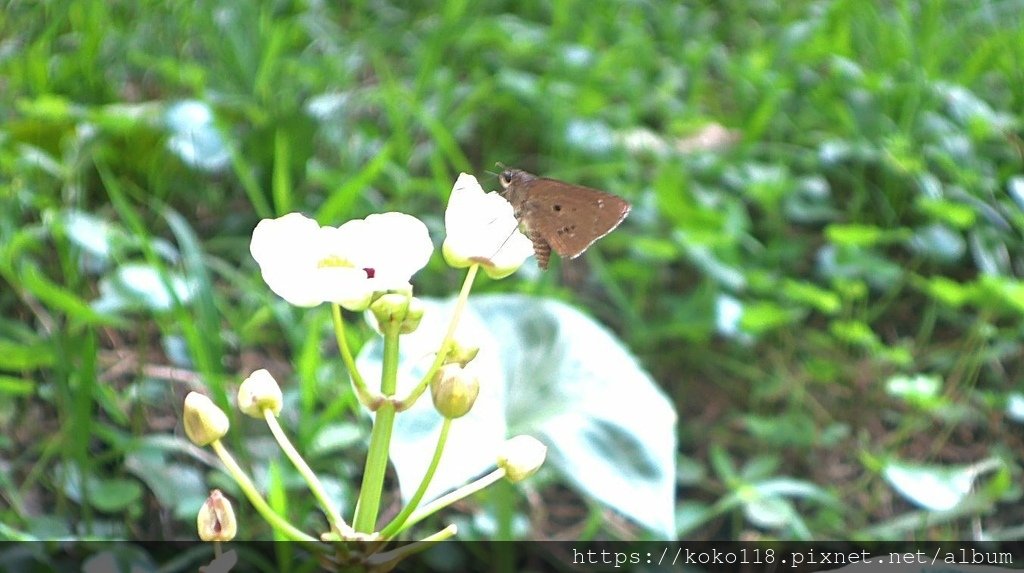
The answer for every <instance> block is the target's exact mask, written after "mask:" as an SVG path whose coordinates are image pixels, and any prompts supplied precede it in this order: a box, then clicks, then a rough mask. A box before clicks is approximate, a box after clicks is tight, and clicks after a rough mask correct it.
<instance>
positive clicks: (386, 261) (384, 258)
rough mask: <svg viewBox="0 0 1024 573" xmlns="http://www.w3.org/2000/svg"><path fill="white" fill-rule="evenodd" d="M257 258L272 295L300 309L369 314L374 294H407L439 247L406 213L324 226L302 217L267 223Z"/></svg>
mask: <svg viewBox="0 0 1024 573" xmlns="http://www.w3.org/2000/svg"><path fill="white" fill-rule="evenodd" d="M249 251H250V252H251V253H252V258H254V259H256V262H257V263H258V264H259V265H260V271H261V272H262V274H263V280H264V281H266V283H267V286H269V287H270V290H272V291H274V292H275V293H277V295H278V296H280V297H281V298H283V299H285V300H287V301H288V302H290V303H292V304H294V305H296V306H316V305H318V304H320V303H322V302H334V303H337V304H340V305H341V306H343V307H345V308H347V309H349V310H363V309H365V308H366V307H367V305H369V304H370V300H371V298H372V297H373V294H374V293H376V292H384V291H388V290H406V289H409V288H411V287H410V286H409V278H410V277H412V275H413V273H415V272H416V271H418V270H420V269H422V268H423V267H424V266H426V264H427V261H429V260H430V255H431V253H432V252H433V251H434V246H433V244H431V242H430V235H429V234H428V233H427V227H426V225H424V224H423V223H422V222H421V221H420V220H419V219H417V218H415V217H413V216H411V215H406V214H404V213H382V214H378V215H370V216H369V217H367V218H366V219H356V220H352V221H349V222H347V223H345V224H343V225H342V226H340V227H337V228H335V227H321V226H320V225H319V224H318V223H317V222H316V221H314V220H312V219H310V218H308V217H305V216H303V215H302V214H300V213H289V214H287V215H284V216H283V217H278V218H277V219H263V220H262V221H260V222H259V224H258V225H256V229H254V230H253V232H252V242H251V243H250V244H249Z"/></svg>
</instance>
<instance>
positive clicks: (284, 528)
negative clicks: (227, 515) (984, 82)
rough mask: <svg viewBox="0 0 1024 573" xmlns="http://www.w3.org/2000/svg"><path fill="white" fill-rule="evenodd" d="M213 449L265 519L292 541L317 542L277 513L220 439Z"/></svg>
mask: <svg viewBox="0 0 1024 573" xmlns="http://www.w3.org/2000/svg"><path fill="white" fill-rule="evenodd" d="M210 445H211V446H212V447H213V451H214V452H216V454H217V457H218V458H220V461H221V462H222V463H223V464H224V466H225V467H226V468H227V470H228V473H229V474H231V477H232V478H234V480H235V481H236V482H238V485H239V486H240V487H241V488H242V492H243V493H245V497H246V498H248V499H249V503H251V504H252V505H253V507H255V508H256V511H258V512H259V514H260V515H261V516H263V519H265V520H267V523H269V524H270V525H271V526H272V527H274V528H276V529H277V530H278V531H280V532H281V533H283V534H284V535H286V536H287V537H288V538H289V539H291V540H292V541H306V542H312V543H316V542H317V540H316V539H315V538H313V537H310V536H309V535H306V534H305V533H303V532H302V531H299V530H298V529H296V528H295V526H294V525H292V524H290V523H288V521H287V520H285V519H284V518H283V517H281V516H280V515H278V514H277V512H275V511H274V510H273V509H272V508H271V507H270V506H269V505H268V504H267V502H266V501H264V499H263V496H261V495H260V493H259V491H257V490H256V485H255V484H253V483H252V480H250V479H249V476H247V475H245V472H244V471H243V470H242V468H241V467H240V466H239V465H238V463H237V462H236V461H235V458H233V457H232V456H231V452H229V451H228V449H227V448H225V447H224V444H222V443H221V441H220V440H214V442H213V443H212V444H210Z"/></svg>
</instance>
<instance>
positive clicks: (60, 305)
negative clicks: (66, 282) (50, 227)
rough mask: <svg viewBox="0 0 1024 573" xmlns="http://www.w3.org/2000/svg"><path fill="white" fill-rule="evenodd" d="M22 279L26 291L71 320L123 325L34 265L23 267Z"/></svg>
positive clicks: (116, 318)
mask: <svg viewBox="0 0 1024 573" xmlns="http://www.w3.org/2000/svg"><path fill="white" fill-rule="evenodd" d="M21 278H22V286H24V287H25V289H26V290H28V291H30V292H31V293H32V294H34V295H36V296H37V297H39V300H41V301H43V302H44V303H46V304H47V305H48V306H49V307H50V308H52V309H56V310H61V311H63V312H65V313H66V314H67V315H68V317H69V318H73V319H76V320H81V321H82V322H85V323H86V324H101V325H116V324H121V320H120V319H119V318H118V317H115V316H111V315H109V314H106V313H104V312H100V311H97V310H95V309H93V308H92V307H90V306H89V304H88V303H87V302H85V301H84V300H82V299H81V298H80V297H79V296H78V295H76V294H75V293H73V292H71V291H70V290H68V289H66V288H64V287H63V286H61V285H59V284H57V283H55V282H53V281H51V280H50V279H48V278H46V276H45V275H43V273H42V271H40V270H39V267H37V266H35V265H34V264H25V265H23V266H22V272H21Z"/></svg>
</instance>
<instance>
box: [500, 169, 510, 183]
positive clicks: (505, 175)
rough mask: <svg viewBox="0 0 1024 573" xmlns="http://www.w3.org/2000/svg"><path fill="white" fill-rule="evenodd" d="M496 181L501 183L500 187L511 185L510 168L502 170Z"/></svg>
mask: <svg viewBox="0 0 1024 573" xmlns="http://www.w3.org/2000/svg"><path fill="white" fill-rule="evenodd" d="M498 181H499V182H500V183H501V186H502V187H508V186H509V185H511V184H512V170H511V169H506V170H504V171H502V172H501V175H500V176H499V177H498Z"/></svg>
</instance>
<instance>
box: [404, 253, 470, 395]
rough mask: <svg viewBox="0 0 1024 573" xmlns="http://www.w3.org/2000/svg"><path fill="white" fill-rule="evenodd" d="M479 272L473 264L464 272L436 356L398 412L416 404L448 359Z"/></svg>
mask: <svg viewBox="0 0 1024 573" xmlns="http://www.w3.org/2000/svg"><path fill="white" fill-rule="evenodd" d="M478 270H480V265H479V264H474V265H473V266H471V267H469V271H468V272H466V278H465V280H463V281H462V289H461V290H460V291H459V298H458V300H457V301H456V302H455V310H454V311H452V318H451V321H449V323H448V332H447V333H445V335H444V339H443V340H442V341H441V347H440V348H438V350H437V356H435V357H434V363H433V364H431V365H430V368H429V369H428V370H427V373H426V374H424V375H423V379H422V380H420V382H419V384H417V385H416V387H415V388H414V389H413V391H412V392H410V393H409V395H408V396H406V397H405V398H403V399H402V400H401V401H400V402H398V404H397V407H398V411H399V412H403V411H405V410H408V409H409V408H410V407H412V405H413V404H415V403H416V400H417V399H419V397H420V396H421V395H422V394H423V392H424V391H426V389H427V386H429V385H430V381H431V380H432V379H433V378H434V374H435V373H436V372H437V369H438V368H440V367H441V365H442V364H444V359H445V358H447V357H448V351H449V350H450V349H451V345H452V340H454V339H455V328H456V327H457V326H458V325H459V319H460V318H462V313H463V311H465V309H466V301H468V300H469V291H470V290H472V288H473V281H474V280H476V273H477V271H478Z"/></svg>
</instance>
